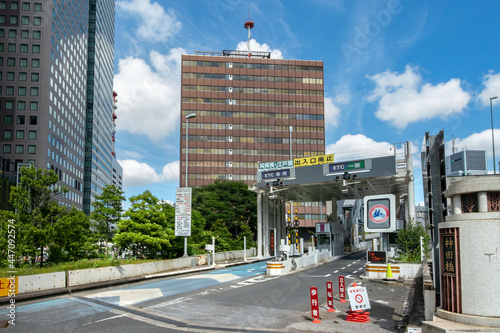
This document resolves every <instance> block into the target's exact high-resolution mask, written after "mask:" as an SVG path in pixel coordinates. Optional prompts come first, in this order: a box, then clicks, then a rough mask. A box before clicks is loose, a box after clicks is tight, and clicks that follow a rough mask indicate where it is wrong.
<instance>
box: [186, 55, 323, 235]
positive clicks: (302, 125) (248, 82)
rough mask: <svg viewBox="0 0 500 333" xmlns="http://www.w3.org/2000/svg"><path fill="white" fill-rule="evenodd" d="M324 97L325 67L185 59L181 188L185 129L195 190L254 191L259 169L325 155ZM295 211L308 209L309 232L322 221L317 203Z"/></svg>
mask: <svg viewBox="0 0 500 333" xmlns="http://www.w3.org/2000/svg"><path fill="white" fill-rule="evenodd" d="M323 92H324V88H323V62H322V61H307V60H283V59H271V58H270V54H269V53H268V52H254V51H252V52H251V53H250V54H249V52H247V51H224V52H221V53H206V52H205V53H202V52H200V53H197V54H195V55H183V56H182V92H181V99H182V100H181V140H180V142H181V144H180V145H181V147H180V150H181V159H180V160H181V163H180V186H184V185H185V179H186V172H185V171H186V168H185V166H186V123H187V124H188V126H189V140H188V148H189V155H188V156H189V157H188V169H187V170H188V186H201V185H205V184H209V183H212V182H214V180H215V179H226V180H236V181H244V182H245V183H247V184H253V183H255V182H256V175H257V162H269V161H283V160H288V159H290V154H291V155H292V157H293V158H297V157H304V156H317V155H323V154H324V153H325V132H324V129H325V123H324V96H323V95H324V94H323ZM193 114H195V115H196V117H193V118H189V119H188V121H187V122H186V116H188V115H191V117H192V115H193ZM290 127H291V132H290ZM290 137H291V138H292V141H291V143H290ZM296 205H304V206H306V207H305V208H303V209H302V208H301V209H300V211H301V213H302V215H301V217H302V218H304V219H305V218H306V214H307V215H308V216H307V217H308V218H307V219H308V220H310V223H309V226H313V225H314V224H313V221H319V219H320V216H321V214H320V212H319V210H318V208H319V205H318V204H317V203H299V204H296Z"/></svg>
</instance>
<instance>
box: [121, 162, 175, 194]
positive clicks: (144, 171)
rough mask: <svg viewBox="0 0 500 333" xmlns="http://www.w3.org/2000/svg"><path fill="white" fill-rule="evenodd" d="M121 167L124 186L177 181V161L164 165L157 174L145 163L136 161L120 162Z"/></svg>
mask: <svg viewBox="0 0 500 333" xmlns="http://www.w3.org/2000/svg"><path fill="white" fill-rule="evenodd" d="M119 162H120V165H121V166H122V167H123V180H124V186H126V187H133V186H146V185H149V184H154V183H162V182H174V181H178V180H179V161H174V162H171V163H168V164H166V165H165V166H164V167H163V169H162V173H161V174H159V173H157V172H156V170H155V169H154V168H152V167H151V166H149V165H148V164H147V163H141V162H138V161H136V160H120V161H119Z"/></svg>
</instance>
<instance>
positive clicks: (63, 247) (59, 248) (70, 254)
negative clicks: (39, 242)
mask: <svg viewBox="0 0 500 333" xmlns="http://www.w3.org/2000/svg"><path fill="white" fill-rule="evenodd" d="M93 240H94V239H93V237H92V234H91V233H90V220H89V218H88V217H87V216H86V215H85V214H84V213H83V212H82V211H80V210H78V209H76V208H75V207H73V208H71V209H70V211H69V212H68V213H67V214H64V215H62V216H61V217H60V218H59V219H58V220H57V222H56V223H55V224H54V226H53V237H52V241H53V244H52V245H51V246H50V255H49V259H50V260H51V261H53V262H60V261H65V260H78V259H82V258H85V257H86V256H87V253H88V252H90V251H91V250H92V245H91V244H92V243H93ZM58 256H59V258H57V257H58Z"/></svg>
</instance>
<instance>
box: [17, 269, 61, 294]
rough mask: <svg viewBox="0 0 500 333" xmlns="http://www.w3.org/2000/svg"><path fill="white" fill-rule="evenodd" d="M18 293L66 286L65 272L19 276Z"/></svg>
mask: <svg viewBox="0 0 500 333" xmlns="http://www.w3.org/2000/svg"><path fill="white" fill-rule="evenodd" d="M17 287H18V294H26V293H33V292H38V291H44V290H52V289H60V288H66V272H56V273H45V274H36V275H25V276H19V277H18V280H17Z"/></svg>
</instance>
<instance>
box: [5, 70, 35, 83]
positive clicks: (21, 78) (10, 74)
mask: <svg viewBox="0 0 500 333" xmlns="http://www.w3.org/2000/svg"><path fill="white" fill-rule="evenodd" d="M5 79H6V81H15V80H16V73H15V72H7V73H6V75H5ZM2 80H3V72H2V71H0V81H2ZM18 80H19V81H27V80H28V73H26V72H19V76H18ZM30 81H31V82H38V81H40V74H39V73H31V74H30Z"/></svg>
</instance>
